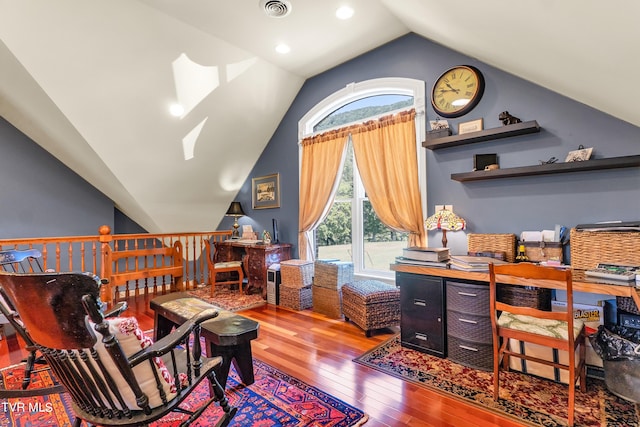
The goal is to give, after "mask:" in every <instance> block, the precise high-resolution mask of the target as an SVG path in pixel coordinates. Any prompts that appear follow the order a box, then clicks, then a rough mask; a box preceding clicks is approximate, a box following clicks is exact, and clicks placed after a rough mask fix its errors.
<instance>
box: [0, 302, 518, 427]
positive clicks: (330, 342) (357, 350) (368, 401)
mask: <svg viewBox="0 0 640 427" xmlns="http://www.w3.org/2000/svg"><path fill="white" fill-rule="evenodd" d="M149 299H150V297H148V296H146V297H145V296H140V297H138V298H135V299H131V300H129V309H128V310H127V312H126V314H127V315H129V316H135V317H137V318H138V321H139V323H140V326H141V327H142V328H143V329H144V330H147V329H152V328H153V312H152V311H151V310H150V309H149ZM241 314H242V315H243V316H246V317H249V318H251V319H254V320H256V321H258V322H259V323H260V331H259V336H258V339H256V340H254V341H253V342H252V349H253V355H254V357H256V358H258V359H260V360H262V361H264V362H266V363H268V364H270V365H272V366H274V367H276V368H278V369H280V370H282V371H284V372H286V373H288V374H290V375H292V376H294V377H296V378H299V379H301V380H303V381H305V382H307V383H309V384H311V385H313V386H316V387H318V388H320V389H322V390H324V391H325V392H327V393H330V394H332V395H334V396H336V397H338V398H340V399H342V400H343V401H345V402H347V403H349V404H351V405H353V406H355V407H357V408H359V409H361V410H363V411H364V412H366V413H367V414H368V415H369V421H368V422H367V423H366V424H365V427H382V426H389V427H401V426H412V427H413V426H416V427H420V426H436V427H449V426H464V427H486V426H505V427H515V426H521V425H522V424H519V423H516V422H514V421H512V420H509V419H506V418H501V417H499V416H496V415H495V414H492V413H490V412H488V411H484V410H482V409H479V408H477V407H474V406H470V405H466V404H464V403H462V402H460V401H458V400H456V399H454V398H450V397H447V396H443V395H440V394H438V393H435V392H431V391H429V390H426V389H425V388H423V387H419V386H417V385H414V384H411V383H408V382H404V381H402V380H399V379H397V378H394V377H391V376H389V375H386V374H383V373H380V372H378V371H375V370H372V369H370V368H367V367H364V366H361V365H359V364H356V363H354V362H353V361H352V360H353V359H354V358H355V357H357V356H359V355H361V354H363V353H364V352H366V351H367V350H369V349H371V348H373V347H375V346H376V345H377V344H379V343H381V342H383V341H385V340H386V339H388V338H390V337H391V336H393V334H394V333H396V332H397V329H395V330H394V329H387V330H382V331H380V332H378V333H376V334H374V336H373V337H371V338H366V337H365V334H364V332H363V331H362V330H360V329H359V328H358V327H357V326H355V325H354V324H352V323H347V322H345V321H344V320H335V319H329V318H327V317H325V316H324V315H321V314H318V313H315V312H313V311H311V310H305V311H300V312H297V311H291V310H287V309H284V308H280V307H276V306H273V305H264V306H263V307H259V308H256V309H252V310H247V311H243V312H242V313H241ZM20 344H21V343H18V342H16V340H7V339H3V340H2V341H0V367H4V366H10V365H12V364H15V363H19V362H20V360H21V358H22V357H24V355H23V354H22V352H21V351H20V346H21V345H20Z"/></svg>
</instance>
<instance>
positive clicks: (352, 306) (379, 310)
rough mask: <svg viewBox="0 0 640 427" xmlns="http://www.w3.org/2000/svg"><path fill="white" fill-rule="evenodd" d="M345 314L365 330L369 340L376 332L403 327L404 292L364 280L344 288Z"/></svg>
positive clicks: (345, 316)
mask: <svg viewBox="0 0 640 427" xmlns="http://www.w3.org/2000/svg"><path fill="white" fill-rule="evenodd" d="M342 314H344V318H345V320H346V321H349V320H351V321H352V322H353V323H355V324H356V325H358V326H359V327H360V328H361V329H364V331H365V335H366V336H367V337H370V336H371V331H373V330H374V329H382V328H388V327H391V326H397V325H399V324H400V289H398V288H396V287H395V286H393V285H389V284H387V283H384V282H381V281H379V280H360V281H355V282H352V283H347V284H345V285H344V286H342Z"/></svg>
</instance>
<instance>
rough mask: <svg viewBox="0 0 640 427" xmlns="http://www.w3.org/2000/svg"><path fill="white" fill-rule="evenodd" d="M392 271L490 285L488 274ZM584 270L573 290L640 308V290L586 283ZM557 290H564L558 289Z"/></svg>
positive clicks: (424, 269) (405, 267) (398, 267)
mask: <svg viewBox="0 0 640 427" xmlns="http://www.w3.org/2000/svg"><path fill="white" fill-rule="evenodd" d="M391 270H393V271H401V272H405V273H414V274H423V275H427V276H440V277H445V278H450V279H461V280H476V281H479V282H486V283H489V273H488V272H469V271H459V270H451V269H448V268H431V267H421V266H415V265H398V264H392V265H391ZM584 277H585V276H584V270H573V290H574V291H579V292H589V293H592V294H602V295H611V296H618V297H631V298H633V301H634V302H635V303H636V306H638V307H640V289H639V288H636V287H633V286H621V285H610V284H605V283H595V282H586V281H585V279H584ZM498 281H499V282H500V283H506V284H509V283H513V282H512V281H510V280H509V279H508V278H507V277H504V276H498ZM531 286H536V284H535V281H533V280H531ZM556 288H557V289H562V288H560V287H556Z"/></svg>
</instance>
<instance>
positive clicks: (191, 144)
mask: <svg viewBox="0 0 640 427" xmlns="http://www.w3.org/2000/svg"><path fill="white" fill-rule="evenodd" d="M208 119H209V117H205V118H204V120H203V121H201V122H200V123H198V125H197V126H196V127H194V128H193V129H192V130H191V132H189V133H188V134H187V136H185V137H184V138H182V152H183V153H184V159H185V160H190V159H193V157H194V153H195V148H196V141H197V140H198V137H199V136H200V132H202V128H203V127H204V124H205V123H206V122H207V120H208Z"/></svg>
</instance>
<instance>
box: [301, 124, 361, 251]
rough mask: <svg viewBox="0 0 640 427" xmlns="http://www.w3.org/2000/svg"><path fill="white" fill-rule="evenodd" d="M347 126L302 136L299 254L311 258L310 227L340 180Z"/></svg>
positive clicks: (320, 217) (316, 222)
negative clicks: (314, 134)
mask: <svg viewBox="0 0 640 427" xmlns="http://www.w3.org/2000/svg"><path fill="white" fill-rule="evenodd" d="M348 137H349V132H348V128H345V129H339V130H335V131H329V132H325V133H323V134H321V135H316V136H313V137H309V138H305V139H303V140H302V143H301V145H302V161H301V172H300V211H299V216H298V223H299V224H300V225H299V226H300V230H299V231H298V255H299V256H300V259H306V260H314V259H315V253H314V252H313V244H312V237H313V230H315V228H316V227H317V226H318V225H319V224H320V223H321V222H322V221H323V220H324V218H325V217H326V216H327V214H328V213H329V210H330V209H331V206H332V205H333V198H334V196H335V193H336V190H337V188H338V183H339V182H340V176H341V172H342V166H343V163H344V155H345V147H346V145H347V138H348Z"/></svg>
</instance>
